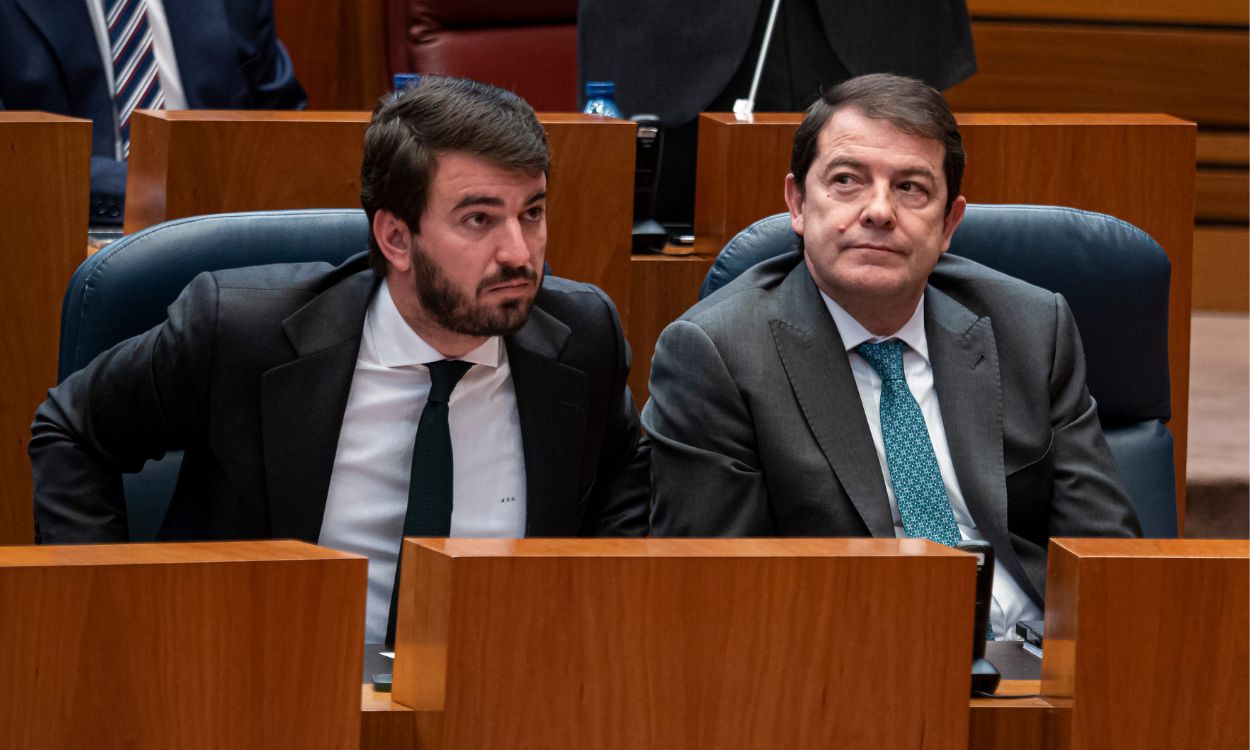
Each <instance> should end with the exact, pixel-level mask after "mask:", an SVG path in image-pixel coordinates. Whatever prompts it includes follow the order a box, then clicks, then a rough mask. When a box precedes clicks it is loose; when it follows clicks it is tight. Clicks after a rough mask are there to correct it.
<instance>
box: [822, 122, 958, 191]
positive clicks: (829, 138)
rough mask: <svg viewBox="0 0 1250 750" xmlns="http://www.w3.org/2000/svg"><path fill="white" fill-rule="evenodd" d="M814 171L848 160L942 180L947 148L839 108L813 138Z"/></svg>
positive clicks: (890, 125)
mask: <svg viewBox="0 0 1250 750" xmlns="http://www.w3.org/2000/svg"><path fill="white" fill-rule="evenodd" d="M816 145H817V150H816V162H815V164H814V165H813V166H814V167H815V168H816V169H817V170H819V169H820V168H821V167H823V166H826V165H829V164H831V163H833V162H836V161H840V160H844V159H851V160H855V161H858V162H863V163H864V164H865V165H867V166H872V167H882V168H888V169H891V170H903V169H926V170H928V171H930V172H932V173H933V174H934V175H935V176H936V177H937V178H938V179H939V180H943V181H944V178H943V173H942V163H943V161H944V159H945V156H946V149H945V147H944V146H943V145H942V143H940V142H939V141H935V140H932V139H930V138H922V137H920V136H918V135H912V134H911V133H904V132H903V131H901V130H899V129H898V128H896V127H895V126H894V125H893V124H892V123H890V122H889V121H888V120H879V119H874V118H871V117H867V116H865V115H864V114H862V113H861V112H860V111H859V110H858V109H855V108H853V107H847V108H843V109H839V110H838V111H836V112H834V113H833V114H832V115H830V117H829V121H828V122H826V123H825V126H824V127H823V128H822V129H821V131H820V134H819V135H818V136H817V138H816Z"/></svg>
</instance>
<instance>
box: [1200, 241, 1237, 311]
mask: <svg viewBox="0 0 1250 750" xmlns="http://www.w3.org/2000/svg"><path fill="white" fill-rule="evenodd" d="M1194 309H1201V310H1225V311H1230V312H1234V311H1238V312H1245V311H1247V310H1250V230H1248V229H1247V228H1246V227H1245V226H1200V227H1198V228H1197V229H1195V230H1194Z"/></svg>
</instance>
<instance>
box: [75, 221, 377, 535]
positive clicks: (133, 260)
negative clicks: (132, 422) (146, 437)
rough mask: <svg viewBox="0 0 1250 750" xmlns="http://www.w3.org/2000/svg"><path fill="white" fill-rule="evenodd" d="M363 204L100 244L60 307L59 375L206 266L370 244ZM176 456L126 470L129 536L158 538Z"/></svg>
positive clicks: (315, 256) (290, 259)
mask: <svg viewBox="0 0 1250 750" xmlns="http://www.w3.org/2000/svg"><path fill="white" fill-rule="evenodd" d="M368 236H369V226H368V221H367V220H366V218H365V214H364V212H363V211H360V210H358V209H357V210H351V209H326V210H303V211H256V212H250V213H238V214H216V215H211V216H194V217H190V218H186V219H178V220H175V221H170V222H166V223H164V224H158V225H156V226H154V227H149V228H148V229H145V230H143V231H142V232H136V233H135V234H132V235H130V236H127V237H124V238H122V239H120V240H118V241H117V242H114V243H112V244H110V245H108V246H107V247H105V248H104V249H103V250H101V251H100V252H98V253H96V254H95V255H93V256H91V257H90V258H88V259H87V260H86V261H85V262H84V263H83V264H82V265H81V266H79V267H78V270H77V271H75V272H74V275H73V277H72V278H71V279H70V282H69V287H68V288H67V289H66V291H65V300H64V302H63V304H62V307H61V348H60V360H59V363H58V376H57V379H58V381H60V380H64V379H65V378H67V377H69V376H70V375H71V374H73V373H74V372H75V371H77V370H79V369H81V368H83V367H84V366H86V365H87V363H89V362H90V361H91V360H92V359H94V358H95V357H96V355H97V354H99V353H101V352H103V351H105V350H106V349H108V348H109V347H111V346H113V345H114V344H116V343H118V342H120V341H123V340H125V339H127V338H129V337H131V336H135V335H137V334H139V333H142V332H143V331H146V330H147V329H149V328H151V327H153V326H155V325H157V324H159V323H160V322H161V321H163V320H164V319H165V309H166V308H167V307H168V306H169V305H170V303H172V302H173V301H174V300H175V299H176V298H177V297H178V294H179V293H180V292H181V291H182V289H183V287H185V286H186V285H187V284H188V283H190V281H191V279H193V278H194V277H195V276H196V275H197V274H199V273H202V272H204V271H217V270H221V269H225V268H240V267H244V266H256V265H264V264H268V263H298V262H307V261H326V262H328V263H333V264H336V265H337V264H338V263H341V262H342V261H344V260H346V259H347V258H349V257H351V256H352V255H355V254H356V253H359V252H362V251H364V250H365V249H366V247H367V244H366V243H367V242H368ZM180 463H181V454H170V455H168V456H166V457H165V459H164V460H162V461H159V462H149V463H148V465H147V466H145V467H144V469H143V471H141V472H140V473H138V474H132V475H127V476H126V477H124V484H125V490H126V508H127V518H128V523H129V526H130V538H131V540H133V541H143V540H151V539H155V538H156V535H157V532H158V531H159V530H160V525H161V522H162V520H163V519H164V517H165V510H166V509H167V507H168V504H169V500H170V498H171V497H172V495H173V488H174V482H175V480H176V479H177V476H178V467H179V465H180Z"/></svg>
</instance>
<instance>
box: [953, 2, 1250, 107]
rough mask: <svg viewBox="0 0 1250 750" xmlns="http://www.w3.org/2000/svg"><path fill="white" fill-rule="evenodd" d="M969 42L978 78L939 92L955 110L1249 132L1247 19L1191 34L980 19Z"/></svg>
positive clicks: (1187, 30) (1173, 30)
mask: <svg viewBox="0 0 1250 750" xmlns="http://www.w3.org/2000/svg"><path fill="white" fill-rule="evenodd" d="M1087 5H1088V6H1089V7H1098V6H1099V5H1100V4H1096V3H1089V4H1087ZM1234 5H1235V4H1233V3H1230V4H1229V6H1230V7H1231V6H1234ZM972 38H973V43H974V44H975V45H976V52H977V67H978V72H977V74H976V75H974V76H972V77H971V78H969V79H968V80H966V81H964V82H963V83H960V84H958V85H956V86H953V87H951V88H950V89H949V90H948V91H947V92H946V96H947V98H948V99H949V101H950V103H951V107H953V108H954V109H956V110H958V111H962V112H978V111H979V112H1003V111H1009V112H1024V111H1028V112H1143V111H1145V112H1167V113H1168V114H1171V115H1176V116H1177V117H1183V118H1185V119H1187V120H1194V121H1196V122H1199V123H1201V124H1202V125H1204V126H1205V125H1219V126H1225V127H1239V128H1244V127H1245V126H1246V121H1247V106H1248V105H1250V95H1248V94H1247V92H1248V91H1250V72H1248V65H1247V63H1248V62H1250V61H1248V59H1247V50H1248V48H1247V35H1246V29H1245V26H1244V22H1243V25H1242V26H1241V28H1240V29H1238V28H1235V27H1232V28H1223V29H1210V28H1208V29H1195V28H1192V27H1178V28H1166V27H1161V26H1136V27H1133V26H1129V27H1124V26H1114V25H1106V24H1098V23H1090V24H1077V23H1018V22H998V21H995V20H990V19H986V20H976V21H974V22H973V24H972Z"/></svg>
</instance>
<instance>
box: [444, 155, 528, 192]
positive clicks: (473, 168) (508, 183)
mask: <svg viewBox="0 0 1250 750" xmlns="http://www.w3.org/2000/svg"><path fill="white" fill-rule="evenodd" d="M546 186H547V176H546V175H544V174H543V173H542V171H537V172H526V171H524V170H520V169H510V168H508V167H504V166H502V165H500V164H497V163H495V162H493V161H491V160H489V159H486V158H484V157H481V156H477V155H476V154H468V153H464V152H463V151H440V152H438V153H436V154H435V155H434V164H433V169H432V170H431V175H430V194H431V197H435V196H442V197H445V198H451V197H454V196H459V195H464V194H469V193H472V194H481V195H486V196H500V197H506V196H508V195H509V194H510V193H512V192H521V193H524V199H528V198H529V197H530V196H532V195H533V194H534V193H538V192H542V191H544V190H545V189H546Z"/></svg>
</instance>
